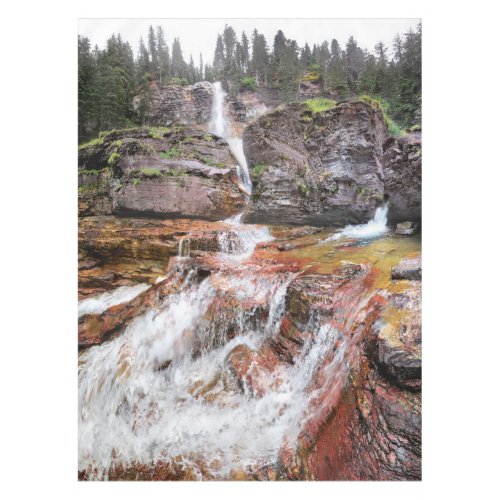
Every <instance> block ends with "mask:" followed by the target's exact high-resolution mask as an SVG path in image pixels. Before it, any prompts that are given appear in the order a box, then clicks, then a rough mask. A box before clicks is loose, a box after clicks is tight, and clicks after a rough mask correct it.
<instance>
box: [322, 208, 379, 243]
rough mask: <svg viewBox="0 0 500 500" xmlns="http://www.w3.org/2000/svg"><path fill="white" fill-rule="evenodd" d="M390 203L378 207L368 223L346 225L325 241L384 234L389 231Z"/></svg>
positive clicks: (369, 237) (370, 237) (365, 237)
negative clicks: (388, 214)
mask: <svg viewBox="0 0 500 500" xmlns="http://www.w3.org/2000/svg"><path fill="white" fill-rule="evenodd" d="M387 211H388V204H387V203H385V204H384V205H383V206H381V207H378V208H377V210H376V211H375V215H374V216H373V219H371V220H370V221H368V222H367V223H366V224H359V225H351V226H346V227H345V228H344V229H342V230H341V231H340V232H338V233H336V234H334V235H333V236H330V237H329V238H327V239H326V240H324V241H323V242H324V243H326V242H328V241H334V240H338V239H340V238H355V239H372V238H378V237H379V236H382V235H383V234H385V233H386V232H387V231H388V227H387Z"/></svg>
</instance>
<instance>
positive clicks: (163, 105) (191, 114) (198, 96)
mask: <svg viewBox="0 0 500 500" xmlns="http://www.w3.org/2000/svg"><path fill="white" fill-rule="evenodd" d="M149 94H150V95H149V102H148V112H147V122H148V123H149V124H151V125H158V126H170V125H173V124H180V125H194V124H201V123H206V122H208V121H209V119H210V111H211V109H212V101H213V88H212V84H211V83H209V82H197V83H195V84H194V85H186V86H182V85H177V84H163V85H162V84H158V83H157V82H153V83H152V84H151V86H150V89H149ZM142 99H143V97H141V96H140V95H137V96H135V97H134V99H133V102H132V105H133V108H134V111H135V112H136V113H138V112H139V110H140V108H141V101H142Z"/></svg>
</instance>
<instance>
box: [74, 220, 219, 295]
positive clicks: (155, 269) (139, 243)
mask: <svg viewBox="0 0 500 500" xmlns="http://www.w3.org/2000/svg"><path fill="white" fill-rule="evenodd" d="M223 231H228V224H226V223H224V222H207V221H197V220H186V219H170V220H160V219H146V218H128V217H114V216H92V217H83V218H81V219H80V220H79V224H78V252H79V253H78V295H79V298H80V299H83V298H85V297H88V296H93V295H95V294H97V293H102V292H106V291H109V290H113V289H115V288H117V287H119V286H131V285H135V284H137V283H145V282H146V283H149V284H154V283H155V281H156V280H157V279H158V278H159V277H161V276H164V275H165V273H166V272H167V269H168V264H169V260H170V258H171V257H173V256H177V255H178V254H179V251H181V253H182V255H183V256H186V255H189V256H192V257H196V256H198V255H200V254H203V253H204V252H216V251H217V250H218V249H219V235H220V233H221V232H223Z"/></svg>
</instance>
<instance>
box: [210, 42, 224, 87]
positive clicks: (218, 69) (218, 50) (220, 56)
mask: <svg viewBox="0 0 500 500" xmlns="http://www.w3.org/2000/svg"><path fill="white" fill-rule="evenodd" d="M225 62H226V58H225V55H224V42H223V40H222V36H221V35H217V43H216V44H215V53H214V63H213V75H214V78H216V79H217V80H220V79H221V78H222V76H223V74H224V65H225Z"/></svg>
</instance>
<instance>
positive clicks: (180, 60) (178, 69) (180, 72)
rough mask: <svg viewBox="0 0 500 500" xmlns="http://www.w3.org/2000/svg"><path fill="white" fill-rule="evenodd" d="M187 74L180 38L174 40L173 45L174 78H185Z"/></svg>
mask: <svg viewBox="0 0 500 500" xmlns="http://www.w3.org/2000/svg"><path fill="white" fill-rule="evenodd" d="M185 73H186V63H185V61H184V57H183V56H182V49H181V43H180V41H179V39H178V38H174V43H173V45H172V77H173V78H184V77H185Z"/></svg>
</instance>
